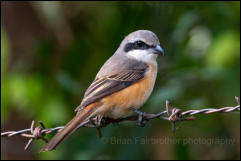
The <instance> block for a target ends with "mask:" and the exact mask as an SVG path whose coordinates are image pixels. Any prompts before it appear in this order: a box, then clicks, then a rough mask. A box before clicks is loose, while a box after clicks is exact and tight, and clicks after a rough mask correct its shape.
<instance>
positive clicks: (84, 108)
mask: <svg viewBox="0 0 241 161" xmlns="http://www.w3.org/2000/svg"><path fill="white" fill-rule="evenodd" d="M159 55H164V50H163V48H162V47H161V46H160V42H159V39H158V37H157V36H156V34H155V33H153V32H152V31H150V30H137V31H134V32H132V33H130V34H128V35H127V36H126V37H125V38H124V39H123V40H122V42H121V43H120V46H119V48H118V49H117V50H116V52H115V53H114V54H113V55H112V56H111V57H110V58H109V59H108V60H107V61H106V62H105V63H104V65H103V66H102V67H101V68H100V70H99V72H98V73H97V75H96V77H95V79H94V81H93V82H92V83H91V85H90V86H89V87H88V89H87V90H86V92H85V94H84V97H83V99H82V101H81V103H80V105H79V106H78V107H77V108H76V109H75V111H76V115H75V116H74V118H73V119H72V120H71V121H69V122H68V123H67V124H66V126H65V127H64V128H63V129H62V130H60V131H59V132H58V133H57V134H56V135H55V136H54V137H53V138H52V139H51V140H50V141H49V142H48V143H47V144H46V145H45V146H44V147H43V148H42V150H41V152H45V151H51V150H54V149H55V148H56V147H57V145H59V143H61V142H62V141H63V140H64V139H65V138H67V137H68V136H69V135H71V134H72V133H73V132H74V131H75V130H76V129H78V127H79V125H80V124H81V123H83V122H85V121H87V120H88V119H90V118H91V117H93V116H103V117H107V118H111V119H119V118H125V117H127V116H130V115H131V114H132V113H133V111H132V110H130V108H133V109H139V108H140V107H141V106H143V104H144V103H145V102H146V101H147V99H148V98H149V96H150V95H151V93H152V91H153V88H154V84H155V81H156V76H157V71H158V65H157V60H156V59H157V57H158V56H159Z"/></svg>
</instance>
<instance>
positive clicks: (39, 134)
mask: <svg viewBox="0 0 241 161" xmlns="http://www.w3.org/2000/svg"><path fill="white" fill-rule="evenodd" d="M235 100H236V102H237V104H238V105H237V106H234V107H222V108H205V109H200V110H187V111H184V112H183V111H182V110H181V109H179V108H175V107H174V108H172V109H171V108H170V104H169V101H166V110H165V111H163V112H160V113H157V114H148V113H145V112H141V111H139V110H136V109H133V108H130V110H132V111H133V112H135V113H137V114H138V115H137V116H130V117H126V118H121V119H110V118H104V117H101V116H96V117H94V118H91V119H90V120H87V121H85V122H83V123H82V124H80V125H79V128H81V127H89V128H96V129H97V132H98V136H99V137H100V138H101V137H102V134H101V130H100V129H101V128H104V127H106V126H107V125H109V124H110V123H112V124H115V123H119V122H123V121H138V125H139V126H142V127H143V126H145V124H146V123H147V122H148V121H150V120H152V119H156V118H157V119H163V120H168V121H171V123H172V125H173V126H172V127H173V131H175V123H176V122H178V121H190V120H194V119H195V117H194V115H197V114H212V113H221V112H224V113H228V112H233V111H240V99H239V97H235ZM39 124H40V126H37V127H35V121H34V120H33V121H32V123H31V126H30V128H29V129H24V130H19V131H8V132H3V133H1V137H13V136H16V135H19V136H22V137H25V138H29V140H28V143H27V144H26V146H25V148H24V151H26V150H28V149H29V147H30V145H31V143H32V142H33V141H34V140H38V139H41V140H43V141H44V142H46V143H48V140H47V139H46V138H44V136H45V135H47V134H50V133H53V132H55V131H59V130H61V129H63V128H64V126H59V127H55V128H47V129H46V128H45V126H44V124H43V122H42V121H39Z"/></svg>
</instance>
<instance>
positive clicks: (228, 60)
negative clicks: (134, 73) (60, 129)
mask: <svg viewBox="0 0 241 161" xmlns="http://www.w3.org/2000/svg"><path fill="white" fill-rule="evenodd" d="M1 9H2V10H1V12H2V14H1V15H2V16H1V18H2V19H1V76H2V77H1V131H7V130H20V129H24V128H29V126H30V123H31V121H32V120H33V119H34V120H36V121H37V120H42V121H43V122H44V123H45V125H46V127H56V126H60V125H65V123H67V122H68V121H69V120H70V119H71V118H72V117H73V116H74V115H75V113H74V109H75V107H76V106H78V105H79V103H80V102H81V99H82V97H83V94H84V92H85V90H86V89H87V87H88V85H89V84H90V83H91V82H92V81H93V79H94V77H95V75H96V73H97V72H98V70H99V68H100V67H101V66H102V65H103V63H104V62H105V61H106V60H107V59H108V58H109V57H110V56H111V55H112V54H113V53H114V52H115V50H116V49H117V48H118V46H119V44H120V42H121V41H122V39H123V38H124V36H126V35H127V34H129V33H130V32H133V31H135V30H138V29H148V30H151V31H153V32H154V33H156V34H157V35H158V37H159V39H160V43H161V45H162V47H163V48H164V50H165V53H166V56H165V57H159V58H158V64H159V72H158V77H157V81H156V85H155V88H154V91H153V93H152V95H151V97H150V99H149V100H148V102H147V103H146V104H145V106H144V107H143V108H142V110H143V111H146V112H148V113H155V112H159V111H163V110H165V106H164V105H165V100H166V99H168V100H169V101H170V103H171V105H173V106H176V107H179V108H181V109H183V110H188V109H201V108H207V107H214V108H215V107H217V108H218V107H223V106H235V105H236V102H235V99H234V96H240V2H2V3H1ZM102 132H103V136H104V137H103V139H102V140H99V139H98V137H97V132H96V129H89V128H83V129H80V130H78V131H77V132H75V133H74V134H73V135H72V136H71V137H70V138H68V139H67V140H66V141H64V142H63V143H62V144H61V145H60V146H59V147H58V148H57V150H56V151H54V152H48V153H39V150H40V149H41V147H43V146H44V142H42V141H36V142H34V143H33V145H32V146H31V148H30V150H29V151H28V152H23V148H24V145H25V143H26V142H27V140H26V139H23V138H21V137H14V138H8V139H5V138H4V139H3V138H1V154H2V155H1V158H2V159H240V113H239V112H233V113H229V114H220V113H219V114H211V115H206V116H203V115H199V116H197V119H196V120H195V121H191V122H182V123H178V124H177V130H176V133H175V134H174V133H172V130H171V124H170V123H169V122H168V121H164V120H152V121H151V122H150V123H148V124H147V125H146V126H145V127H144V128H141V127H137V126H136V123H134V122H127V123H120V124H119V125H110V126H108V127H106V128H104V129H102ZM52 136H53V135H51V136H47V138H48V139H50V137H52ZM153 140H154V141H153ZM187 141H188V142H187ZM208 141H209V142H208Z"/></svg>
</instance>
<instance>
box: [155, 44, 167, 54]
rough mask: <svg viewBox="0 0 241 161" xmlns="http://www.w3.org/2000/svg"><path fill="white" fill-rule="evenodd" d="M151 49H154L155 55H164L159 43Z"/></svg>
mask: <svg viewBox="0 0 241 161" xmlns="http://www.w3.org/2000/svg"><path fill="white" fill-rule="evenodd" d="M153 50H154V53H155V54H157V55H162V56H164V55H165V52H164V50H163V48H162V47H161V46H160V45H157V46H156V47H155V48H153Z"/></svg>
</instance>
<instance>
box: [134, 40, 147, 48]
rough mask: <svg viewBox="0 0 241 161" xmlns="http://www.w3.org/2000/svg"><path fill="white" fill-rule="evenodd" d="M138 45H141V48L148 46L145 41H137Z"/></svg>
mask: <svg viewBox="0 0 241 161" xmlns="http://www.w3.org/2000/svg"><path fill="white" fill-rule="evenodd" d="M135 44H136V46H137V47H139V48H143V47H145V46H146V44H145V43H144V42H143V41H137V42H136V43H135Z"/></svg>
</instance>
